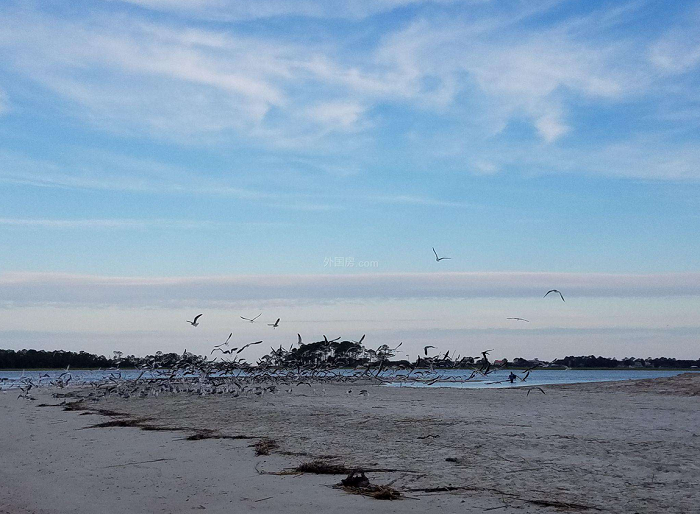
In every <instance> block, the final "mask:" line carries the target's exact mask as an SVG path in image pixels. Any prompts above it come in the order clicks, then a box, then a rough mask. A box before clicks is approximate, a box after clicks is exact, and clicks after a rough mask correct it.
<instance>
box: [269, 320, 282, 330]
mask: <svg viewBox="0 0 700 514" xmlns="http://www.w3.org/2000/svg"><path fill="white" fill-rule="evenodd" d="M267 326H268V327H272V328H277V327H279V326H280V318H277V321H275V322H274V323H268V324H267Z"/></svg>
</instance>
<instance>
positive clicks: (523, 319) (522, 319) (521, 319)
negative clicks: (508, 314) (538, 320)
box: [506, 318, 530, 323]
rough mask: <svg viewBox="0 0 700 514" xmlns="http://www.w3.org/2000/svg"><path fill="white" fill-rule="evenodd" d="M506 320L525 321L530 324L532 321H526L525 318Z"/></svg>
mask: <svg viewBox="0 0 700 514" xmlns="http://www.w3.org/2000/svg"><path fill="white" fill-rule="evenodd" d="M506 319H512V320H515V321H524V322H525V323H530V320H528V319H525V318H506Z"/></svg>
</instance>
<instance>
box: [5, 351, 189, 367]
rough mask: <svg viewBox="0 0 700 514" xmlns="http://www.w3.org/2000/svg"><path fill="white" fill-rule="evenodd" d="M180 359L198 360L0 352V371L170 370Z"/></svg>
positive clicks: (165, 356) (118, 354) (167, 356)
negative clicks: (154, 367)
mask: <svg viewBox="0 0 700 514" xmlns="http://www.w3.org/2000/svg"><path fill="white" fill-rule="evenodd" d="M183 358H185V359H186V360H190V361H191V362H198V361H200V360H201V357H198V356H196V355H193V354H190V353H187V354H185V355H184V356H183V355H179V354H177V353H162V352H156V354H155V355H146V356H145V357H136V356H135V355H128V356H126V357H124V356H123V355H122V352H114V356H113V357H111V358H109V357H105V356H104V355H94V354H92V353H87V352H67V351H64V350H54V351H46V350H17V351H15V350H0V369H41V368H55V369H64V368H67V367H68V366H70V367H71V368H73V369H76V368H88V369H99V368H116V367H119V368H138V367H143V366H153V365H155V366H156V367H159V368H170V367H173V366H174V365H175V363H176V362H178V361H181V360H182V359H183Z"/></svg>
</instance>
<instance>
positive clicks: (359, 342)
mask: <svg viewBox="0 0 700 514" xmlns="http://www.w3.org/2000/svg"><path fill="white" fill-rule="evenodd" d="M365 335H366V334H362V337H361V338H360V340H359V341H353V343H355V344H362V341H364V340H365Z"/></svg>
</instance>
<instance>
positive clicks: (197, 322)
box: [186, 314, 202, 327]
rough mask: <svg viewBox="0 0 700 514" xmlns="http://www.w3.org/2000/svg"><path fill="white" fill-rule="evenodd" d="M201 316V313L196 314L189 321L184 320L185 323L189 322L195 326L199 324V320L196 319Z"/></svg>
mask: <svg viewBox="0 0 700 514" xmlns="http://www.w3.org/2000/svg"><path fill="white" fill-rule="evenodd" d="M201 316H202V315H201V314H197V315H196V316H195V317H194V319H193V320H192V321H190V320H186V321H187V323H189V324H190V325H192V326H193V327H196V326H198V325H199V321H197V320H198V319H199V318H200V317H201Z"/></svg>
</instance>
